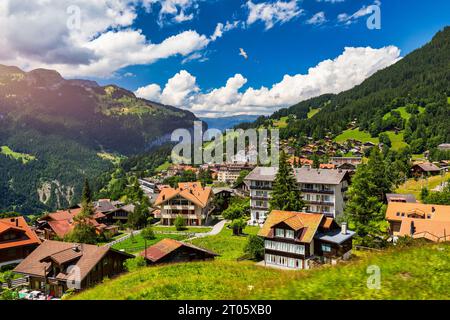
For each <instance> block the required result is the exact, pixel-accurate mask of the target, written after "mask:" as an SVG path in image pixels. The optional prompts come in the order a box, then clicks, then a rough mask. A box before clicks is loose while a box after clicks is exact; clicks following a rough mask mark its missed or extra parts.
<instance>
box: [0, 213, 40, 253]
mask: <svg viewBox="0 0 450 320" xmlns="http://www.w3.org/2000/svg"><path fill="white" fill-rule="evenodd" d="M16 224H17V225H16ZM8 230H17V231H20V232H24V233H25V235H26V239H23V240H18V241H8V242H3V243H2V242H0V249H6V248H13V247H18V246H26V245H30V244H37V245H38V244H40V243H41V241H40V240H39V238H38V237H37V236H36V234H35V233H34V231H33V230H31V228H30V226H28V224H27V222H26V221H25V219H24V217H14V218H5V219H0V234H2V233H4V232H6V231H8Z"/></svg>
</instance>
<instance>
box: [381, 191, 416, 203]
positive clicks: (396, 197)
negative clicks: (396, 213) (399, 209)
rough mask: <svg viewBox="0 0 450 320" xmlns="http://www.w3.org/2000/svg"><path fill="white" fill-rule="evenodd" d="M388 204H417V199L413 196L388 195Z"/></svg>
mask: <svg viewBox="0 0 450 320" xmlns="http://www.w3.org/2000/svg"><path fill="white" fill-rule="evenodd" d="M386 199H387V202H401V203H417V200H416V197H415V196H414V195H413V194H397V193H388V194H386Z"/></svg>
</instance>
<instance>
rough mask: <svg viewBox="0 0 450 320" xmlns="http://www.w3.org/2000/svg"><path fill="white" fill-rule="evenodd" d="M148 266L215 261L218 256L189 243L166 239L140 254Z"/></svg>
mask: <svg viewBox="0 0 450 320" xmlns="http://www.w3.org/2000/svg"><path fill="white" fill-rule="evenodd" d="M140 255H141V256H142V257H144V258H145V260H146V261H147V264H148V265H157V264H168V263H179V262H192V261H205V260H213V259H214V258H215V257H217V256H218V254H216V253H214V252H212V251H209V250H205V249H203V248H199V247H197V246H194V245H192V244H189V243H184V242H181V241H177V240H173V239H164V240H162V241H160V242H158V243H157V244H155V245H153V246H151V247H149V248H147V249H146V250H144V251H143V252H141V253H140Z"/></svg>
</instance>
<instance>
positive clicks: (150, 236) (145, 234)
mask: <svg viewBox="0 0 450 320" xmlns="http://www.w3.org/2000/svg"><path fill="white" fill-rule="evenodd" d="M141 236H142V238H144V239H145V240H154V239H156V236H155V232H154V231H153V228H152V227H147V228H145V229H144V230H142V232H141Z"/></svg>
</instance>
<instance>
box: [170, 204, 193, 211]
mask: <svg viewBox="0 0 450 320" xmlns="http://www.w3.org/2000/svg"><path fill="white" fill-rule="evenodd" d="M163 209H164V210H195V206H186V205H184V206H183V205H166V206H164V207H163Z"/></svg>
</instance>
